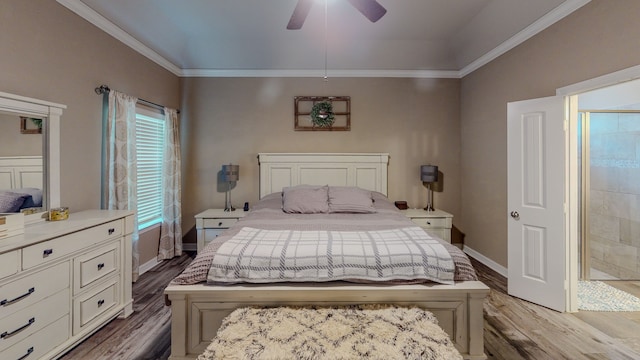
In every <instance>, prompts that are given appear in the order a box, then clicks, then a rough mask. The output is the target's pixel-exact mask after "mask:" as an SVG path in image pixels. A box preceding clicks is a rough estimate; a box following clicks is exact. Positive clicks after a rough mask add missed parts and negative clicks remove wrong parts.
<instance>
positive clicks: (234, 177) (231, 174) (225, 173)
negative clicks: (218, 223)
mask: <svg viewBox="0 0 640 360" xmlns="http://www.w3.org/2000/svg"><path fill="white" fill-rule="evenodd" d="M239 178H240V165H231V164H229V165H222V180H223V181H226V182H227V193H226V196H225V205H224V211H235V208H234V207H233V205H232V204H231V183H232V182H235V181H238V179H239Z"/></svg>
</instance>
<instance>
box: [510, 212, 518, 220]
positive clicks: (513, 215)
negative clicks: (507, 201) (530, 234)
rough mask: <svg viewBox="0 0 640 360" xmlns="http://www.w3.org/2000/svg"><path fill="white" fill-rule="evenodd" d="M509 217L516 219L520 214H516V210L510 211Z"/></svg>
mask: <svg viewBox="0 0 640 360" xmlns="http://www.w3.org/2000/svg"><path fill="white" fill-rule="evenodd" d="M511 217H512V218H514V219H516V220H518V219H520V214H518V212H517V211H512V212H511Z"/></svg>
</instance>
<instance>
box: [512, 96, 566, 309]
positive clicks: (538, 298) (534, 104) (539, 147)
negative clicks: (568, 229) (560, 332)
mask: <svg viewBox="0 0 640 360" xmlns="http://www.w3.org/2000/svg"><path fill="white" fill-rule="evenodd" d="M564 114H565V103H564V98H563V97H560V96H558V97H548V98H542V99H533V100H525V101H518V102H512V103H509V104H508V106H507V121H508V124H507V135H508V139H507V151H508V153H507V164H508V170H507V175H508V193H507V195H508V212H509V213H508V214H505V215H507V216H508V217H509V220H508V238H509V239H508V246H509V249H508V253H509V254H508V261H509V264H508V265H509V266H508V275H509V278H508V292H509V294H510V295H513V296H516V297H519V298H522V299H524V300H527V301H530V302H533V303H536V304H539V305H542V306H545V307H548V308H551V309H554V310H557V311H565V309H566V290H565V279H566V277H567V276H566V270H565V269H566V267H565V265H566V263H565V261H566V248H567V241H566V236H565V226H564V225H565V214H564V202H565V194H564V179H565V130H564V129H565V118H564Z"/></svg>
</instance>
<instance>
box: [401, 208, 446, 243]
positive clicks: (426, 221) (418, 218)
mask: <svg viewBox="0 0 640 360" xmlns="http://www.w3.org/2000/svg"><path fill="white" fill-rule="evenodd" d="M400 212H401V213H403V214H404V216H406V217H408V218H410V219H411V221H413V222H414V223H416V224H417V225H418V226H420V227H421V228H423V229H424V230H425V231H426V232H427V233H428V234H430V235H435V236H437V237H439V238H441V239H443V240H444V241H446V242H448V243H451V226H452V224H453V215H451V214H449V213H448V212H446V211H442V210H438V209H436V210H433V211H426V210H423V209H407V210H400Z"/></svg>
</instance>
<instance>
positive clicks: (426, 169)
mask: <svg viewBox="0 0 640 360" xmlns="http://www.w3.org/2000/svg"><path fill="white" fill-rule="evenodd" d="M420 180H422V182H423V183H426V184H427V207H425V208H424V210H426V211H434V210H435V209H434V208H433V189H432V188H431V184H433V183H436V182H438V167H437V166H435V165H421V166H420Z"/></svg>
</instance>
